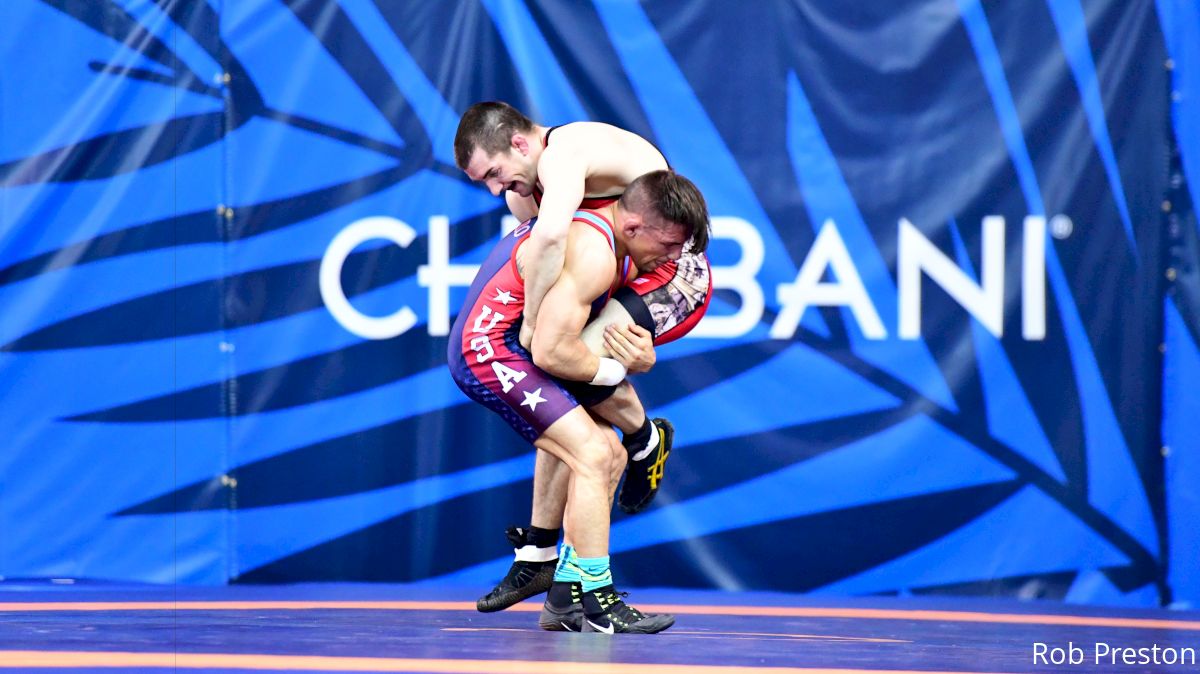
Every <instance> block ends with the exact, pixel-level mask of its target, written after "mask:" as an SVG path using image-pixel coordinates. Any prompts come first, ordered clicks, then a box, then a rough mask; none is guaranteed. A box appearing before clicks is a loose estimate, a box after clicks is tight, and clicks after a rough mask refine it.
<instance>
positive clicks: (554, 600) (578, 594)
mask: <svg viewBox="0 0 1200 674" xmlns="http://www.w3.org/2000/svg"><path fill="white" fill-rule="evenodd" d="M538 626H540V627H541V628H542V629H544V630H549V631H551V632H581V631H583V586H582V585H580V584H579V583H563V582H556V583H554V584H553V585H551V586H550V591H549V592H548V593H546V603H545V604H543V605H542V614H541V615H540V616H538Z"/></svg>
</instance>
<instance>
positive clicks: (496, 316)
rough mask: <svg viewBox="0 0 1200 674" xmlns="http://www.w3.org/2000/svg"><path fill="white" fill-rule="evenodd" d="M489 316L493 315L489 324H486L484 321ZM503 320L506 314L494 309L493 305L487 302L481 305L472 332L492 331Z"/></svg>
mask: <svg viewBox="0 0 1200 674" xmlns="http://www.w3.org/2000/svg"><path fill="white" fill-rule="evenodd" d="M488 316H491V317H492V319H491V320H490V321H488V324H487V325H484V324H483V322H484V321H487V320H488ZM502 320H504V314H502V313H500V312H499V311H492V309H491V307H489V306H487V305H486V304H485V305H483V306H482V307H479V315H478V316H476V317H475V327H473V328H471V332H491V331H492V330H494V329H495V328H496V324H497V323H499V322H500V321H502Z"/></svg>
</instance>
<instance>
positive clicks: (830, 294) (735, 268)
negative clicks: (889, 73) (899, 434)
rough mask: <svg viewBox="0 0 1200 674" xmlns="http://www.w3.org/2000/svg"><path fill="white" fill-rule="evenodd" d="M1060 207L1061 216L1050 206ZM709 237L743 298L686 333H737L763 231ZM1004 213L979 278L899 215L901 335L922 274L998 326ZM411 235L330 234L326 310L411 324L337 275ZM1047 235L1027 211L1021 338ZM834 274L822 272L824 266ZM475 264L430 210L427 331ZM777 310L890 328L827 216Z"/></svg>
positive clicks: (1040, 311) (364, 325) (733, 230)
mask: <svg viewBox="0 0 1200 674" xmlns="http://www.w3.org/2000/svg"><path fill="white" fill-rule="evenodd" d="M1056 217H1064V216H1056ZM519 226H520V225H519V223H518V222H517V220H516V218H513V217H512V216H505V217H504V218H503V219H502V220H501V228H502V229H503V231H504V232H505V233H508V232H511V231H513V230H514V228H517V227H519ZM712 228H713V233H712V237H713V239H714V240H715V239H727V240H731V241H733V242H734V243H735V244H737V246H738V248H739V249H740V252H741V254H740V256H739V257H738V259H737V262H736V263H735V264H733V265H728V266H721V265H713V287H714V289H718V290H731V291H733V292H734V293H736V294H737V295H738V297H739V299H740V302H739V303H738V309H737V311H736V312H735V313H733V314H732V315H726V316H717V315H709V316H706V317H705V318H704V320H702V321H701V322H700V323H699V325H697V326H696V328H695V329H694V330H693V331H692V333H691V334H690V335H688V336H689V337H709V338H734V337H740V336H742V335H745V334H746V333H748V332H750V331H751V330H753V329H754V328H755V327H756V326H757V325H758V324H759V323H760V322H761V321H762V316H763V311H764V307H765V303H764V295H763V288H762V285H761V284H760V283H759V282H758V279H757V275H758V273H759V272H760V271H761V269H762V266H763V262H764V259H765V253H766V251H765V250H764V246H763V240H762V236H761V235H760V234H759V232H758V230H757V229H756V228H755V227H754V225H752V224H750V223H749V222H747V221H746V220H744V219H742V218H737V217H729V216H716V217H713V218H712ZM1004 228H1005V222H1004V218H1003V217H1000V216H987V217H985V218H984V219H983V242H982V254H983V261H982V265H981V270H980V271H981V273H980V279H981V282H980V283H978V284H976V283H975V282H974V281H973V280H972V279H971V278H970V277H969V276H968V275H967V274H966V273H965V272H963V270H962V269H960V268H959V267H958V265H957V264H955V263H954V262H953V261H952V260H951V259H950V258H949V257H947V256H946V255H945V254H943V253H942V252H941V250H939V249H938V248H937V247H936V246H934V245H933V244H932V243H931V242H930V241H929V240H928V239H927V238H925V236H924V235H923V234H922V233H921V232H920V231H919V230H918V229H917V228H916V227H915V226H914V225H913V224H912V223H911V222H909V221H908V220H907V219H903V218H902V219H901V220H900V221H899V233H898V237H897V239H898V241H897V272H896V273H897V295H898V307H897V309H898V311H897V313H898V314H899V315H898V317H897V318H898V324H899V336H900V338H902V339H919V338H920V336H921V284H922V279H923V275H927V276H929V278H930V279H931V280H933V281H934V282H935V283H936V284H938V285H939V286H940V287H941V288H942V289H943V290H945V291H946V293H947V294H948V295H950V297H952V298H953V299H954V300H955V301H956V302H957V303H958V304H959V305H960V306H962V307H963V308H964V309H966V310H967V311H968V312H969V313H970V314H971V315H972V316H973V317H974V318H975V319H976V320H978V321H979V322H980V323H981V324H982V325H983V326H984V327H985V328H987V330H988V331H989V332H990V333H991V334H992V335H994V336H996V337H1001V336H1002V334H1003V329H1004V284H1005V278H1004V277H1005V273H1004V268H1005V259H1004V257H1005V256H1004V252H1005V243H1004ZM415 236H416V232H415V231H414V230H413V228H412V227H410V226H409V225H407V224H405V223H404V222H403V221H401V220H398V219H396V218H392V217H386V216H375V217H368V218H364V219H362V220H359V221H356V222H354V223H352V224H351V225H349V226H348V227H346V229H344V230H342V231H341V232H339V233H338V234H337V236H335V237H334V239H333V241H331V242H330V244H329V247H328V248H327V249H326V251H325V254H324V256H323V257H322V259H321V267H320V272H319V284H320V291H321V297H322V299H323V300H324V302H325V305H326V307H328V309H329V312H330V314H332V315H333V317H334V319H335V320H336V321H337V322H338V323H339V324H340V325H342V326H343V327H344V328H345V329H346V330H349V331H350V332H352V333H354V334H356V335H358V336H360V337H363V338H366V339H390V338H392V337H395V336H397V335H400V334H403V333H404V332H406V331H408V330H409V329H411V328H412V327H413V326H414V325H416V324H417V322H418V319H417V316H416V314H415V313H414V312H413V310H412V309H411V308H409V307H408V306H402V307H401V308H400V309H399V310H397V311H396V312H395V313H393V314H391V315H389V316H384V317H378V318H377V317H372V316H367V315H365V314H362V313H361V312H359V311H358V310H357V309H355V308H354V307H353V306H352V305H351V304H350V302H349V301H348V300H347V298H346V295H345V291H344V289H343V288H342V284H341V273H342V268H343V266H344V264H345V261H346V259H347V257H348V256H349V255H350V254H351V253H352V252H353V250H354V248H355V247H357V246H359V245H361V244H362V243H363V242H365V241H369V240H371V239H377V238H380V239H386V240H388V241H391V242H393V243H395V244H397V245H399V246H400V247H402V248H407V247H408V245H409V244H410V243H411V242H412V241H413V239H414V238H415ZM1046 236H1047V224H1046V218H1045V217H1043V216H1034V215H1030V216H1027V217H1026V218H1025V221H1024V232H1023V245H1022V264H1021V308H1022V311H1021V335H1022V337H1023V338H1024V339H1027V340H1031V341H1032V340H1041V339H1045V336H1046V260H1045V256H1046ZM827 270H828V271H829V272H830V275H831V276H832V278H833V280H831V281H829V282H823V281H822V279H823V278H824V277H825V274H826V271H827ZM478 271H479V265H476V264H450V221H449V218H447V217H446V216H442V215H436V216H432V217H430V218H429V259H428V263H427V264H423V265H421V266H420V267H418V269H417V284H418V285H419V286H420V287H422V288H428V292H429V296H428V299H429V303H428V311H429V316H428V325H429V328H428V329H429V334H430V335H431V336H442V335H447V334H449V332H450V316H451V313H450V289H451V288H465V287H468V286H470V284H471V282H472V281H473V280H474V278H475V275H476V273H478ZM775 298H776V300H777V301H778V303H779V315H778V316H777V317H776V319H775V321H774V322H773V323H772V325H771V328H770V336H771V337H772V338H774V339H791V338H793V337H794V336H795V334H796V330H797V329H798V327H799V324H800V321H801V319H802V318H803V316H804V312H805V311H807V310H808V308H809V307H811V306H818V307H821V306H830V307H846V308H848V309H849V310H850V313H851V314H852V315H853V316H854V320H855V321H856V322H857V323H858V326H859V328H860V329H861V330H862V334H863V335H864V336H866V337H867V338H868V339H873V340H884V339H887V338H888V331H887V328H886V327H885V326H884V324H883V321H882V320H881V319H880V316H879V312H878V310H877V309H876V307H875V304H874V303H873V302H872V300H871V297H870V295H869V294H868V288H867V287H866V286H865V285H864V284H863V281H862V277H861V275H860V274H859V273H858V269H857V267H856V266H855V264H854V259H853V258H852V257H851V255H850V252H849V251H848V249H847V248H846V245H845V242H844V240H843V239H842V237H841V235H840V233H839V232H838V230H837V226H836V224H835V223H834V222H833V221H832V220H827V221H826V222H825V223H824V224H823V225H822V226H821V230H820V231H819V232H818V233H817V238H816V239H815V240H814V242H813V245H812V248H811V249H810V250H809V252H808V254H807V255H806V256H805V259H804V261H803V263H802V264H801V265H800V269H799V270H798V272H797V274H796V278H795V280H794V281H793V282H792V283H782V284H780V285H779V286H778V287H777V288H776V293H775Z"/></svg>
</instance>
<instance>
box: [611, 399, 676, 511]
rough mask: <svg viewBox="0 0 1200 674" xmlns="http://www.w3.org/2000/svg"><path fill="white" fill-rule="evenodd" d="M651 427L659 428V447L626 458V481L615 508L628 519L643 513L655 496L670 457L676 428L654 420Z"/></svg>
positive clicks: (662, 420) (661, 420)
mask: <svg viewBox="0 0 1200 674" xmlns="http://www.w3.org/2000/svg"><path fill="white" fill-rule="evenodd" d="M651 423H653V424H654V425H655V427H656V428H658V445H656V446H654V447H650V448H649V449H643V450H642V451H640V452H638V453H636V454H633V455H631V456H630V457H629V465H628V466H626V467H625V481H624V482H623V483H622V484H621V494H620V495H619V496H618V497H617V505H619V506H621V510H624V511H625V512H627V513H629V514H630V515H632V514H634V513H639V512H641V511H643V510H645V509H646V506H649V505H650V502H651V501H653V500H654V496H655V495H656V494H658V488H659V486H660V485H662V479H663V472H664V471H665V470H666V466H667V457H669V456H671V446H672V443H673V442H674V441H675V427H674V426H672V425H671V422H669V421H667V420H666V419H655V420H654V421H652V422H651Z"/></svg>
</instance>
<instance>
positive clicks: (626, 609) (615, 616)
mask: <svg viewBox="0 0 1200 674" xmlns="http://www.w3.org/2000/svg"><path fill="white" fill-rule="evenodd" d="M622 596H624V594H620V595H618V594H617V592H616V590H614V589H613V586H612V585H605V586H604V587H601V588H597V589H595V590H592V591H591V592H584V593H583V611H584V615H583V631H584V632H603V633H605V634H656V633H658V632H661V631H663V630H665V629H667V628H668V627H670V626H671V625H674V624H675V616H673V615H668V614H665V613H663V614H655V615H646V614H644V613H642V612H641V611H639V610H637V609H636V608H634V607H632V606H630V605H629V604H626V603H625V602H624V601H623V600H622V599H621V597H622Z"/></svg>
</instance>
